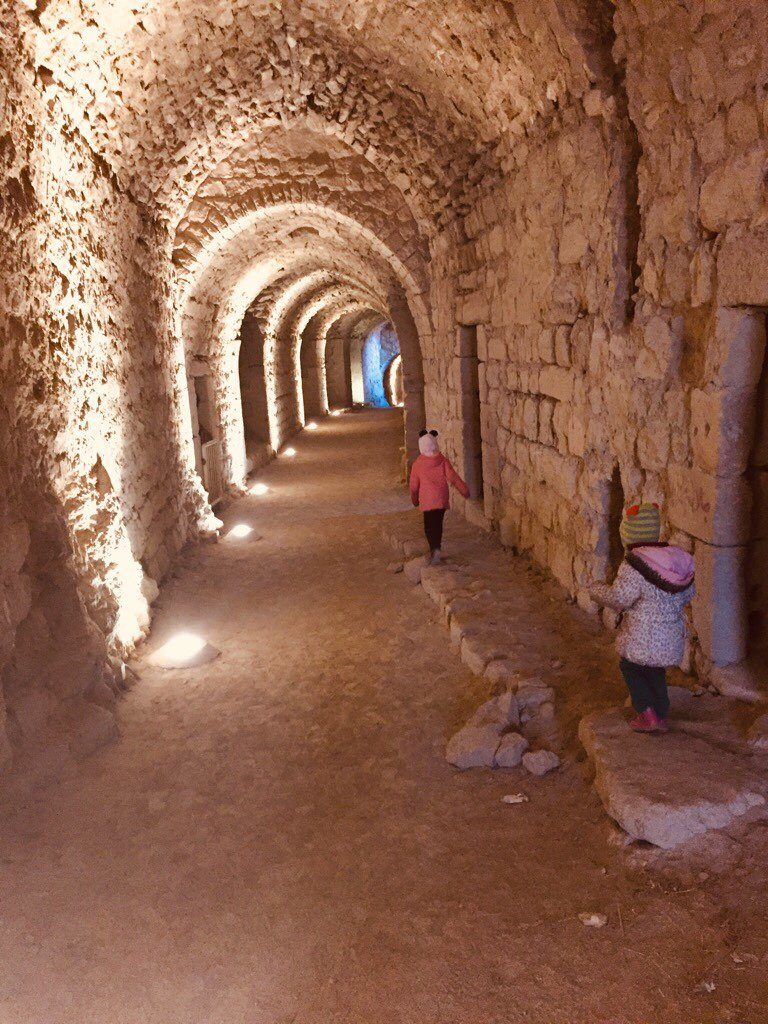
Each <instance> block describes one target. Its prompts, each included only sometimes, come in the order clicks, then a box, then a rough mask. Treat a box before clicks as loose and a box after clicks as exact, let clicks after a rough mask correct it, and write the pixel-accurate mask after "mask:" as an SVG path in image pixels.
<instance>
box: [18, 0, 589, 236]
mask: <svg viewBox="0 0 768 1024" xmlns="http://www.w3.org/2000/svg"><path fill="white" fill-rule="evenodd" d="M25 2H26V3H27V5H28V6H30V7H32V6H34V7H36V10H37V14H36V15H35V16H34V17H30V19H29V26H28V27H29V31H30V32H31V33H32V35H31V39H30V43H31V52H33V53H34V60H35V62H36V65H37V66H38V67H39V68H41V69H43V70H42V72H41V73H44V74H45V75H46V76H49V77H50V80H51V84H52V85H53V86H55V87H56V88H57V90H58V94H59V97H60V99H61V100H62V102H67V103H69V104H70V105H71V108H72V113H73V117H75V119H77V120H79V122H80V128H81V130H82V131H83V133H84V134H85V135H86V136H87V137H88V138H90V139H91V141H92V144H93V145H94V148H95V149H96V150H97V151H98V152H99V153H100V154H101V155H102V156H103V157H104V158H105V159H106V160H107V162H108V163H109V164H110V165H111V166H112V167H113V169H114V170H115V172H116V173H117V174H118V176H119V177H120V179H121V180H123V181H124V182H125V183H126V184H127V185H129V186H130V188H131V190H132V191H133V192H134V194H135V195H137V196H138V197H139V198H141V199H142V200H144V201H147V202H150V201H152V200H153V199H154V201H155V202H156V203H157V205H158V206H159V208H160V209H162V210H164V211H165V212H166V213H167V215H168V216H169V217H170V218H171V219H172V220H173V219H174V218H175V217H177V216H179V215H180V213H181V212H182V211H183V210H184V208H185V207H186V206H187V204H188V202H189V200H190V198H191V196H192V195H193V194H194V193H195V192H196V190H197V187H198V186H199V184H200V182H201V181H202V180H203V179H204V178H205V177H206V175H207V172H208V170H209V169H210V168H211V166H213V165H215V164H216V163H218V162H220V161H221V160H222V159H224V158H226V156H227V155H228V154H229V153H230V151H231V150H232V149H234V148H237V147H238V146H240V145H242V144H243V142H244V141H246V140H247V139H248V138H249V137H250V136H251V134H252V133H254V132H258V131H260V130H263V129H264V128H265V127H268V126H270V125H275V124H278V123H285V122H286V121H290V120H291V119H293V118H296V117H303V116H305V115H306V114H307V113H310V112H314V113H317V114H319V115H320V116H321V117H322V118H323V119H324V120H325V122H326V123H327V125H328V126H329V129H330V130H332V131H334V132H336V133H337V135H338V136H339V137H340V138H343V139H344V140H345V141H346V143H347V144H348V145H350V146H352V147H353V148H354V149H356V150H357V152H358V153H360V154H361V155H365V156H367V158H368V159H370V160H372V161H374V162H375V163H376V164H377V165H378V166H379V167H380V168H381V169H382V171H384V172H385V173H386V175H387V177H388V178H389V180H390V181H395V180H397V181H398V183H399V185H400V187H401V189H402V190H403V191H406V192H407V191H413V192H415V193H417V194H420V195H421V196H422V197H423V200H424V201H427V200H428V201H429V202H430V203H431V205H432V207H433V208H438V209H439V208H440V207H442V206H444V205H445V204H446V201H447V196H448V193H449V191H450V187H451V184H452V183H454V182H456V181H460V180H461V178H462V177H463V175H465V174H466V173H467V172H468V170H469V168H470V167H471V165H472V163H473V162H474V161H475V160H476V159H477V157H478V155H479V154H480V153H482V152H486V151H488V150H489V148H490V147H492V146H493V144H494V143H496V142H497V141H498V140H499V139H500V138H501V136H502V134H503V133H505V132H506V131H507V130H511V131H512V132H513V133H515V132H517V133H520V132H521V131H522V130H524V127H525V126H526V124H528V123H529V122H530V121H531V119H532V118H533V117H535V115H536V113H537V112H541V111H542V110H544V109H545V108H546V106H547V104H548V103H551V102H552V101H554V100H555V99H557V98H558V97H562V96H563V95H564V93H565V91H566V90H568V89H570V90H572V91H574V92H579V93H580V92H583V91H584V90H585V89H586V88H587V87H588V84H589V78H590V75H591V77H595V75H596V74H597V72H596V71H594V70H593V71H592V72H591V73H589V74H588V73H587V70H586V65H587V64H588V63H595V62H594V61H592V60H591V59H590V53H589V50H588V44H589V41H590V38H591V35H590V21H591V20H593V19H594V17H595V16H596V15H595V14H594V12H595V11H598V12H599V11H602V9H603V7H604V6H605V5H604V4H603V3H602V2H599V3H592V4H587V5H586V6H584V7H583V8H582V5H581V4H580V3H579V2H578V0H539V2H537V3H533V2H532V0H517V2H515V3H506V2H502V0H455V2H452V3H450V4H446V3H445V0H387V2H381V0H377V2H374V0H333V2H330V0H282V2H278V0H216V2H210V0H206V2H200V0H196V2H195V0H163V2H157V0H143V2H137V0H112V2H109V0H106V2H105V0H89V2H76V0H51V2H49V3H47V4H46V3H44V2H43V3H40V2H38V3H37V4H36V5H35V4H33V0H25ZM33 13H34V12H33ZM585 44H586V45H585Z"/></svg>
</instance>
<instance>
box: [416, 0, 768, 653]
mask: <svg viewBox="0 0 768 1024" xmlns="http://www.w3.org/2000/svg"><path fill="white" fill-rule="evenodd" d="M616 6H617V14H616V18H615V26H614V27H615V34H616V35H615V40H614V43H613V48H612V59H613V60H614V62H615V69H616V76H615V84H614V89H613V91H612V92H611V91H609V90H606V89H605V87H604V86H603V87H601V88H593V89H592V90H590V91H588V92H586V93H585V94H584V95H583V96H582V97H581V100H580V101H579V102H573V103H572V104H571V105H570V106H568V107H565V108H564V109H560V110H558V112H557V113H556V114H555V115H554V116H553V117H552V118H551V120H550V122H549V124H544V123H543V122H540V123H539V124H538V126H537V128H536V130H535V131H532V132H529V133H527V135H526V137H525V138H524V139H522V140H520V141H519V142H518V143H517V144H516V145H514V146H512V147H511V151H510V152H509V153H508V154H506V156H505V157H504V159H503V161H502V169H503V171H502V175H501V180H497V178H496V177H495V176H494V175H489V176H488V177H487V178H484V179H481V180H479V181H478V182H477V183H473V194H472V200H471V204H470V205H471V209H470V211H469V212H468V213H467V215H466V216H465V217H464V218H463V219H462V221H461V223H460V224H459V225H451V226H449V227H447V228H446V229H445V230H444V231H443V233H442V235H441V236H440V237H438V238H437V239H436V240H435V243H434V246H433V273H434V277H433V286H432V307H433V310H434V316H435V328H436V330H435V337H436V341H435V346H434V350H433V351H432V352H431V353H429V354H428V357H427V359H426V360H425V367H426V392H427V409H428V418H429V419H430V422H442V423H444V424H445V425H446V427H447V435H448V437H447V448H448V452H449V454H450V455H451V456H452V457H454V458H455V459H456V460H457V462H459V463H460V462H461V456H462V443H463V442H462V419H463V414H462V405H461V388H460V383H459V380H458V377H457V359H456V344H457V342H456V333H457V329H458V326H459V325H460V324H462V323H464V324H477V325H478V336H479V349H480V352H479V355H480V360H481V364H480V371H481V379H480V398H481V403H482V431H483V441H484V460H483V466H484V485H485V488H484V489H485V497H484V517H485V521H486V522H487V523H488V524H489V525H491V526H492V527H494V528H497V529H499V530H500V532H501V535H502V537H503V538H504V540H505V542H506V543H509V544H511V545H513V546H515V547H517V548H518V549H520V550H524V551H529V552H531V553H532V555H533V556H534V557H535V558H536V559H537V560H538V561H539V562H541V563H542V564H544V565H546V566H547V567H548V568H549V569H550V570H551V571H552V572H553V574H554V575H555V576H556V577H557V578H558V579H559V580H560V582H562V583H563V584H564V585H565V586H566V588H567V589H568V590H569V591H570V592H571V593H572V594H573V595H574V596H576V597H577V598H578V599H579V601H580V602H581V603H582V604H584V605H585V607H589V601H588V598H587V595H586V591H585V584H586V582H587V581H588V579H589V578H591V577H593V576H597V577H601V576H603V575H605V574H606V572H607V571H608V568H609V552H610V536H611V532H612V531H614V530H615V527H616V523H615V522H612V519H611V480H612V478H613V475H614V472H615V470H616V468H617V467H618V471H619V476H620V480H621V486H622V491H623V495H624V497H625V498H626V501H627V502H630V501H634V500H637V499H638V498H640V497H644V498H646V499H647V500H656V501H659V502H660V503H661V504H662V506H663V509H664V514H665V517H666V528H667V530H668V532H670V533H671V534H672V535H673V536H674V537H675V539H676V540H677V541H678V542H679V543H682V544H684V545H685V546H687V547H689V548H691V549H693V548H695V549H696V553H697V558H698V559H699V562H700V565H701V578H700V588H699V595H698V597H697V601H696V605H695V613H694V622H695V626H696V629H697V631H698V634H699V643H698V652H699V664H700V667H701V668H702V669H703V670H704V671H705V672H706V671H708V670H709V669H708V665H709V664H710V663H711V662H714V663H715V664H719V665H724V664H730V663H733V662H735V661H739V660H740V659H741V658H743V657H744V656H745V654H746V653H747V647H746V627H745V613H744V601H745V598H744V586H745V576H744V562H745V554H746V551H747V545H748V544H749V542H750V537H751V536H752V535H753V533H754V529H755V527H754V526H753V522H752V520H751V518H750V516H751V512H750V509H751V505H752V503H753V491H754V482H753V481H751V480H749V479H747V475H746V474H747V469H748V464H749V460H750V452H751V449H752V444H753V438H754V417H755V403H756V401H757V383H758V380H759V378H760V374H761V369H762V366H763V359H764V329H765V311H766V309H767V308H768V288H767V287H766V284H765V282H766V281H768V274H766V273H765V272H764V271H765V270H766V269H768V268H766V266H765V259H766V243H765V229H764V221H765V219H766V212H767V211H768V207H767V206H766V199H767V194H766V174H767V173H768V143H767V142H766V133H767V131H768V123H767V119H768V107H767V106H766V96H767V95H768V92H767V89H768V85H767V82H768V79H767V78H766V66H767V62H768V48H767V47H766V43H765V40H766V38H768V23H767V22H766V18H768V9H766V8H764V7H762V8H761V7H760V6H756V5H754V4H751V3H748V2H742V3H738V4H735V5H733V4H721V3H713V4H711V5H708V10H707V13H706V16H705V14H704V11H703V5H694V7H691V8H690V9H688V8H684V7H678V8H670V7H669V6H668V5H649V4H646V3H640V2H638V3H631V2H624V3H622V2H620V3H618V4H617V5H616ZM744 307H748V308H744ZM758 482H759V481H758ZM469 511H471V514H472V515H476V514H477V510H476V509H475V510H468V512H469ZM752 550H753V555H754V553H755V552H756V551H757V549H756V548H754V547H753V549H752ZM726 594H727V595H730V597H729V599H728V602H729V607H725V605H726V601H725V595H726ZM734 608H735V609H736V610H735V611H734Z"/></svg>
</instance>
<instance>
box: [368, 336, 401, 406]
mask: <svg viewBox="0 0 768 1024" xmlns="http://www.w3.org/2000/svg"><path fill="white" fill-rule="evenodd" d="M399 352H400V344H399V342H398V340H397V335H396V334H395V331H394V329H393V327H392V325H391V324H381V325H380V326H379V327H374V329H373V330H372V331H371V333H370V334H369V335H368V337H367V338H366V339H365V344H364V345H363V358H362V363H363V389H364V392H365V401H366V402H367V403H368V404H369V405H373V406H375V407H376V408H378V409H388V408H389V402H388V401H387V399H386V395H385V394H384V374H385V373H386V370H387V367H388V366H389V364H390V363H391V362H392V360H393V359H394V358H395V356H396V355H398V354H399Z"/></svg>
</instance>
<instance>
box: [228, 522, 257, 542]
mask: <svg viewBox="0 0 768 1024" xmlns="http://www.w3.org/2000/svg"><path fill="white" fill-rule="evenodd" d="M252 533H253V527H252V526H249V525H248V524H247V523H238V524H237V526H233V527H232V529H231V530H230V531H229V536H230V537H236V538H237V539H238V540H239V539H240V538H242V537H250V535H251V534H252Z"/></svg>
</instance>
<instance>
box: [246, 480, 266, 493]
mask: <svg viewBox="0 0 768 1024" xmlns="http://www.w3.org/2000/svg"><path fill="white" fill-rule="evenodd" d="M268 490H269V488H268V487H267V485H266V484H262V483H258V484H254V485H253V487H252V488H251V490H250V493H251V494H266V493H267V491H268Z"/></svg>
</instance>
